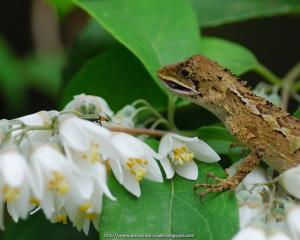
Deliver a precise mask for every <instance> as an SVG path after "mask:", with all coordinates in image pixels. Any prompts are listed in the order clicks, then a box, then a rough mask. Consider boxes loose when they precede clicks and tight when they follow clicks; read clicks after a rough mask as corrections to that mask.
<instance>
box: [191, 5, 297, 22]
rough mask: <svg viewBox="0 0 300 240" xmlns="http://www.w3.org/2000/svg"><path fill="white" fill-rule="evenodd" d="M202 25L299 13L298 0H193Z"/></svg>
mask: <svg viewBox="0 0 300 240" xmlns="http://www.w3.org/2000/svg"><path fill="white" fill-rule="evenodd" d="M191 1H192V3H193V4H194V7H195V9H196V11H197V15H198V21H199V23H200V24H201V26H202V27H212V26H217V25H221V24H225V23H231V22H237V21H241V20H247V19H253V18H257V17H269V16H274V15H279V14H287V13H299V12H300V1H298V0H242V1H241V0H225V1H224V0H202V1H199V0H191Z"/></svg>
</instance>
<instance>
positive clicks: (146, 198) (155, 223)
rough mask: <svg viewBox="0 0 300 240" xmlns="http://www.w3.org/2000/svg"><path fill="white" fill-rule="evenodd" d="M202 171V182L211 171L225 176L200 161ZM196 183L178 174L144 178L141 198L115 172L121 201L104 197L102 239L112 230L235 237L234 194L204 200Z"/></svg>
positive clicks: (209, 239) (214, 166)
mask: <svg viewBox="0 0 300 240" xmlns="http://www.w3.org/2000/svg"><path fill="white" fill-rule="evenodd" d="M197 162H198V161H197ZM199 171H200V180H199V181H200V182H205V176H206V174H207V173H208V172H210V171H211V172H214V173H215V174H217V175H219V176H221V175H223V176H224V174H223V170H222V169H221V168H220V167H219V166H218V165H217V164H205V163H199ZM194 184H195V182H194V181H189V180H186V179H183V178H181V177H178V176H175V177H174V178H173V180H165V182H164V183H154V182H151V181H147V180H143V181H142V182H141V189H142V196H141V197H140V198H139V199H137V198H135V197H133V196H132V195H131V194H130V193H128V192H127V191H126V190H125V189H124V188H123V187H122V186H121V185H120V184H119V183H118V182H117V181H116V180H115V178H114V177H113V176H112V175H111V176H110V178H109V186H110V189H111V190H112V192H113V194H114V195H115V196H116V197H117V201H116V202H113V201H111V200H109V199H104V205H103V212H102V215H101V216H102V217H101V220H100V236H101V237H100V239H105V237H104V236H105V234H109V233H110V234H113V233H124V234H143V233H144V234H159V233H162V234H194V238H193V239H206V240H212V239H214V240H219V239H222V240H228V239H231V237H232V236H233V235H234V234H235V233H236V232H237V231H238V229H239V223H238V221H239V220H238V207H237V202H236V199H235V195H234V193H232V192H229V191H227V192H223V193H219V194H209V195H207V196H206V197H205V198H204V199H203V202H202V203H201V202H200V200H199V197H198V196H197V195H196V194H195V193H194V192H193V190H192V189H193V185H194ZM142 239H143V238H142ZM180 239H181V238H180Z"/></svg>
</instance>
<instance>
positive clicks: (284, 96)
mask: <svg viewBox="0 0 300 240" xmlns="http://www.w3.org/2000/svg"><path fill="white" fill-rule="evenodd" d="M299 75H300V62H299V63H297V64H296V65H295V66H294V67H292V68H291V69H290V70H289V71H288V72H287V74H286V75H285V77H284V78H283V85H282V93H281V100H282V108H283V109H284V110H287V108H288V104H289V99H290V94H291V91H292V90H293V89H292V85H293V82H294V81H295V80H296V79H297V77H298V76H299Z"/></svg>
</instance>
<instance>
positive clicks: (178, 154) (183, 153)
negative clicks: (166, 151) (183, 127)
mask: <svg viewBox="0 0 300 240" xmlns="http://www.w3.org/2000/svg"><path fill="white" fill-rule="evenodd" d="M193 158H194V153H193V152H192V151H191V150H189V149H188V148H187V146H185V145H182V146H181V147H176V148H174V149H173V155H172V156H171V159H172V162H173V163H174V164H179V165H183V164H185V163H186V162H191V161H192V160H193Z"/></svg>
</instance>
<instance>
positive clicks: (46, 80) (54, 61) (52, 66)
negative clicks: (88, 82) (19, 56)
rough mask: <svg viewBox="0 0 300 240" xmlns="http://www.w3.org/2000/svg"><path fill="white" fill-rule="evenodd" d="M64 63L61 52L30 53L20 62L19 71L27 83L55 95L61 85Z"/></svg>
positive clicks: (48, 94) (47, 93)
mask: <svg viewBox="0 0 300 240" xmlns="http://www.w3.org/2000/svg"><path fill="white" fill-rule="evenodd" d="M64 63H65V59H64V56H63V55H61V54H46V55H40V56H38V55H32V56H29V57H27V58H26V59H23V61H21V62H20V72H21V73H22V77H23V79H25V80H26V83H27V84H28V85H30V86H31V87H34V88H35V89H36V90H38V91H39V92H43V93H44V94H45V95H47V96H50V97H55V96H57V93H58V91H59V90H60V87H61V83H62V77H61V71H62V69H63V66H64Z"/></svg>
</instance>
